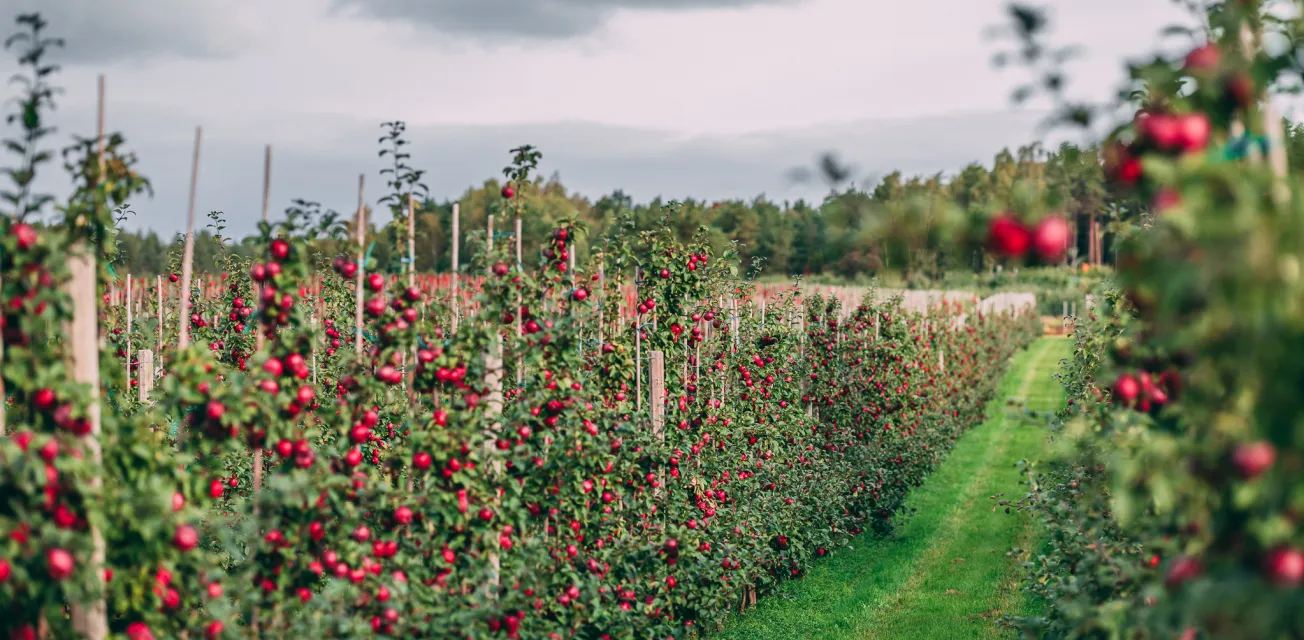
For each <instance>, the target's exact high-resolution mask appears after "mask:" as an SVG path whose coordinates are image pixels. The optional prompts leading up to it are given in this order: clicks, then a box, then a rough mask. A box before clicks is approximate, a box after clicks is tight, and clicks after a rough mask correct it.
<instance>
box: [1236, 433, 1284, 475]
mask: <svg viewBox="0 0 1304 640" xmlns="http://www.w3.org/2000/svg"><path fill="white" fill-rule="evenodd" d="M1276 461H1277V449H1276V447H1273V446H1272V444H1271V443H1268V442H1263V441H1259V442H1250V443H1246V444H1241V445H1237V447H1236V449H1235V450H1234V451H1232V463H1233V464H1234V465H1236V471H1237V472H1238V473H1240V475H1241V477H1242V478H1245V479H1247V480H1249V479H1252V478H1257V477H1259V476H1260V475H1262V474H1263V472H1264V471H1267V470H1268V468H1269V467H1271V466H1272V465H1273V463H1275V462H1276Z"/></svg>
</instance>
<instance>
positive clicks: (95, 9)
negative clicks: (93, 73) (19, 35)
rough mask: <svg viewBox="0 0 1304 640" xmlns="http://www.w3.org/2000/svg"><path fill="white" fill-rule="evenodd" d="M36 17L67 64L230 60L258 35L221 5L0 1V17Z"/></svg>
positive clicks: (189, 0)
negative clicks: (57, 43) (60, 43)
mask: <svg viewBox="0 0 1304 640" xmlns="http://www.w3.org/2000/svg"><path fill="white" fill-rule="evenodd" d="M36 12H39V13H40V14H41V16H42V17H43V18H45V20H46V21H47V22H48V23H49V25H50V26H49V27H48V34H47V35H49V36H53V37H58V38H63V39H64V40H65V42H66V45H65V48H64V49H63V50H62V51H61V52H59V54H58V55H57V58H58V60H59V61H60V62H64V63H67V64H70V65H77V64H89V65H96V66H103V65H106V64H110V63H115V62H127V63H141V62H147V61H151V60H154V59H157V58H159V57H175V58H191V59H199V58H203V59H207V58H219V59H220V58H228V57H231V56H234V55H236V54H237V53H239V52H240V51H241V50H242V49H243V48H244V47H246V46H248V45H249V44H250V43H251V42H253V41H255V39H256V38H257V35H258V31H259V29H257V28H256V27H255V26H254V25H255V23H254V22H253V21H252V20H251V19H250V18H251V16H250V15H249V14H248V13H247V12H241V11H237V10H235V8H234V7H232V6H231V5H230V4H229V3H227V2H222V0H185V1H184V2H180V1H164V2H160V1H159V0H111V1H109V0H53V1H51V0H0V16H7V17H16V16H17V15H18V14H20V13H36ZM14 29H15V25H13V24H12V23H11V24H10V25H9V29H8V30H9V31H10V32H12V31H14Z"/></svg>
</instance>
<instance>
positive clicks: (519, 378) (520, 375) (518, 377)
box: [516, 209, 525, 385]
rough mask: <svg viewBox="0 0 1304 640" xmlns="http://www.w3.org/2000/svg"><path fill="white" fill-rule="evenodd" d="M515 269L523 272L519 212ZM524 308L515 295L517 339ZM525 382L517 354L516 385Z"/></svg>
mask: <svg viewBox="0 0 1304 640" xmlns="http://www.w3.org/2000/svg"><path fill="white" fill-rule="evenodd" d="M516 268H517V269H519V270H520V271H522V272H524V271H525V266H524V265H523V264H521V212H520V210H519V209H518V210H517V212H516ZM523 306H525V301H524V299H522V297H521V294H520V293H517V294H516V312H517V313H516V336H517V338H518V339H519V338H520V335H521V322H522V319H521V313H520V311H521V307H523ZM522 382H525V358H524V356H522V355H520V354H518V355H517V356H516V383H517V384H518V385H519V384H521V383H522Z"/></svg>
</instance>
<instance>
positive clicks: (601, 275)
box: [594, 251, 607, 354]
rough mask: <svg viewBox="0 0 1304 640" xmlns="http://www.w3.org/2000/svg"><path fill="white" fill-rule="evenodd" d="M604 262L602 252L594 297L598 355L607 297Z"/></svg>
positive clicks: (605, 258)
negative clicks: (596, 311) (596, 308)
mask: <svg viewBox="0 0 1304 640" xmlns="http://www.w3.org/2000/svg"><path fill="white" fill-rule="evenodd" d="M606 262H607V254H606V252H605V251H604V252H603V253H602V254H601V257H600V258H598V293H597V295H595V296H594V298H595V299H596V300H597V303H598V353H599V354H601V353H602V328H603V327H602V324H603V321H604V320H605V318H604V315H605V314H604V311H605V310H606V309H605V307H606V306H607V305H606V299H607V297H606V295H604V294H606V292H607V286H606V284H607V278H606Z"/></svg>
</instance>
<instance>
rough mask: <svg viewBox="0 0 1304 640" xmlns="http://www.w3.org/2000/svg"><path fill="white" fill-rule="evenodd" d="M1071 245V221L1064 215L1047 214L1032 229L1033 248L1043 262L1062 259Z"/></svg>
mask: <svg viewBox="0 0 1304 640" xmlns="http://www.w3.org/2000/svg"><path fill="white" fill-rule="evenodd" d="M1068 247H1069V223H1068V220H1065V219H1064V216H1059V215H1053V216H1047V217H1045V218H1043V219H1042V221H1041V222H1039V223H1037V227H1036V228H1035V229H1033V231H1032V249H1033V251H1035V252H1036V253H1037V256H1038V257H1039V258H1041V260H1042V262H1046V263H1052V262H1057V261H1059V260H1061V259H1062V258H1063V257H1064V254H1065V252H1067V251H1068Z"/></svg>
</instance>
